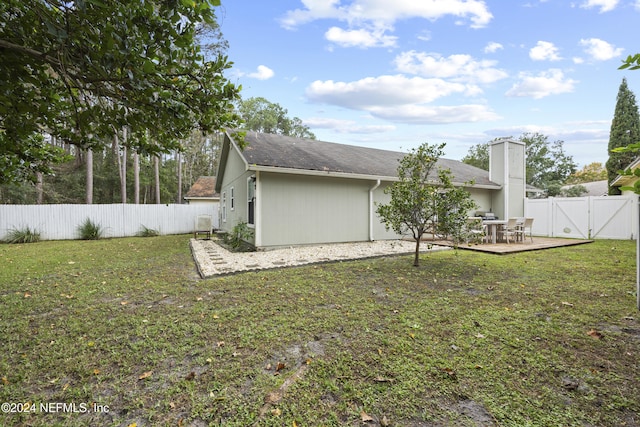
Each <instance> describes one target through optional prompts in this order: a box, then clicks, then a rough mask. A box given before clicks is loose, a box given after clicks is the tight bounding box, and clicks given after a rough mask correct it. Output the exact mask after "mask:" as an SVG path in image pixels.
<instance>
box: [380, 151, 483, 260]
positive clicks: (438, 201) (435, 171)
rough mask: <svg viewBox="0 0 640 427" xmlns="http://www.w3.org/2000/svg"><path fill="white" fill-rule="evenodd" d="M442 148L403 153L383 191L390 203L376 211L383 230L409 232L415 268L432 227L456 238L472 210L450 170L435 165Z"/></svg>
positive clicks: (472, 205)
mask: <svg viewBox="0 0 640 427" xmlns="http://www.w3.org/2000/svg"><path fill="white" fill-rule="evenodd" d="M444 146H445V144H440V145H429V144H422V145H421V146H420V147H418V148H415V149H413V150H412V151H411V152H409V153H408V154H406V155H405V156H404V157H403V158H402V159H401V160H400V165H399V166H398V178H399V180H398V181H396V182H394V183H393V184H392V185H390V186H389V187H387V188H386V189H385V193H386V194H389V195H390V196H391V200H390V202H389V203H387V204H382V205H379V206H378V207H377V209H376V212H377V213H378V215H379V216H380V218H381V219H382V221H383V222H384V224H385V227H386V228H387V230H389V229H392V230H393V231H395V232H396V233H398V234H401V235H405V234H409V233H411V235H412V236H413V239H414V240H415V242H416V250H415V256H414V260H413V265H414V266H416V267H418V266H419V265H420V241H421V240H422V236H423V235H424V234H425V233H426V232H427V231H428V230H430V229H433V226H434V224H438V231H439V232H441V233H443V234H448V235H453V236H459V235H460V230H461V229H462V227H464V225H465V221H466V219H467V217H468V212H469V211H470V210H472V209H474V208H475V207H476V204H475V202H474V201H473V200H472V199H471V195H470V194H469V192H468V191H466V190H465V189H464V188H462V187H455V186H454V185H453V182H452V177H451V171H449V170H448V169H442V168H441V167H439V166H438V164H437V163H438V159H439V158H440V157H441V156H442V155H443V154H444V151H443V149H444Z"/></svg>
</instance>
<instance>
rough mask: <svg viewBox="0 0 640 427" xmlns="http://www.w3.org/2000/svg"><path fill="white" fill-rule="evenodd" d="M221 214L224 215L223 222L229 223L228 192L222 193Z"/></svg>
mask: <svg viewBox="0 0 640 427" xmlns="http://www.w3.org/2000/svg"><path fill="white" fill-rule="evenodd" d="M220 212H221V214H222V222H227V192H226V191H223V192H222V198H221V203H220Z"/></svg>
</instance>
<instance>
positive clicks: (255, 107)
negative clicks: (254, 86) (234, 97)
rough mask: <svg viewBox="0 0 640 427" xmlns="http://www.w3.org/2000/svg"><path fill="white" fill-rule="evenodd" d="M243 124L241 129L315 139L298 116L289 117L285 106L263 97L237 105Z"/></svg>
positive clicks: (250, 99)
mask: <svg viewBox="0 0 640 427" xmlns="http://www.w3.org/2000/svg"><path fill="white" fill-rule="evenodd" d="M238 110H239V111H240V116H241V117H242V119H243V121H244V124H243V129H247V130H252V131H256V132H262V133H274V134H278V135H287V136H293V137H296V138H309V139H316V136H315V135H314V134H313V132H311V130H310V129H309V127H308V126H306V125H304V124H303V123H302V120H300V119H299V118H298V117H293V118H290V117H289V116H288V111H287V109H286V108H283V107H282V106H280V104H277V103H273V102H270V101H268V100H267V99H265V98H262V97H257V98H255V97H254V98H249V99H246V100H243V101H242V102H240V105H239V107H238Z"/></svg>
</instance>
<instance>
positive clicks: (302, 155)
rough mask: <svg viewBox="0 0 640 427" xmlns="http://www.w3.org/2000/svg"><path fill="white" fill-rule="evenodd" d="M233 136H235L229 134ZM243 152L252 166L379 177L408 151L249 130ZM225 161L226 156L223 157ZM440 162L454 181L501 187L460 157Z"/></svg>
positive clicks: (391, 172) (391, 171)
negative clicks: (449, 171) (461, 160)
mask: <svg viewBox="0 0 640 427" xmlns="http://www.w3.org/2000/svg"><path fill="white" fill-rule="evenodd" d="M227 137H228V138H229V139H230V140H232V137H230V136H229V135H227ZM245 143H246V148H245V149H244V150H243V151H241V152H240V153H241V156H242V157H243V158H244V160H245V161H246V163H247V164H248V165H249V167H250V168H251V169H256V170H260V168H262V167H264V168H269V169H270V170H273V168H282V169H283V172H284V171H285V170H288V171H296V170H299V171H300V172H303V171H307V172H308V171H313V172H317V173H319V174H320V173H339V174H343V175H353V177H354V178H357V177H359V176H362V177H366V178H371V177H377V178H380V179H396V178H397V168H398V163H399V161H400V159H402V157H404V156H405V155H406V153H402V152H398V151H389V150H380V149H376V148H367V147H358V146H353V145H345V144H337V143H332V142H325V141H317V140H313V139H304V138H294V137H289V136H284V135H274V134H265V133H257V132H247V133H246V136H245ZM223 161H224V158H223ZM438 166H439V167H441V168H443V169H449V170H451V173H452V175H453V178H454V182H455V183H457V184H463V183H465V182H469V181H474V185H475V186H482V187H487V188H495V189H498V188H500V186H499V185H498V184H496V183H494V182H492V181H490V180H489V172H488V171H485V170H483V169H480V168H477V167H475V166H471V165H467V164H466V163H462V162H460V161H457V160H450V159H443V158H440V159H438Z"/></svg>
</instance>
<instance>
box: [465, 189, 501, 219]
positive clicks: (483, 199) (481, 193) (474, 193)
mask: <svg viewBox="0 0 640 427" xmlns="http://www.w3.org/2000/svg"><path fill="white" fill-rule="evenodd" d="M466 190H467V191H468V192H469V194H471V198H472V199H473V200H474V201H475V202H476V204H477V205H478V208H476V209H475V210H474V211H473V212H469V215H474V214H475V212H490V211H491V212H492V211H493V206H492V204H491V202H492V197H491V194H492V193H495V191H491V190H485V189H481V188H467V189H466Z"/></svg>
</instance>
